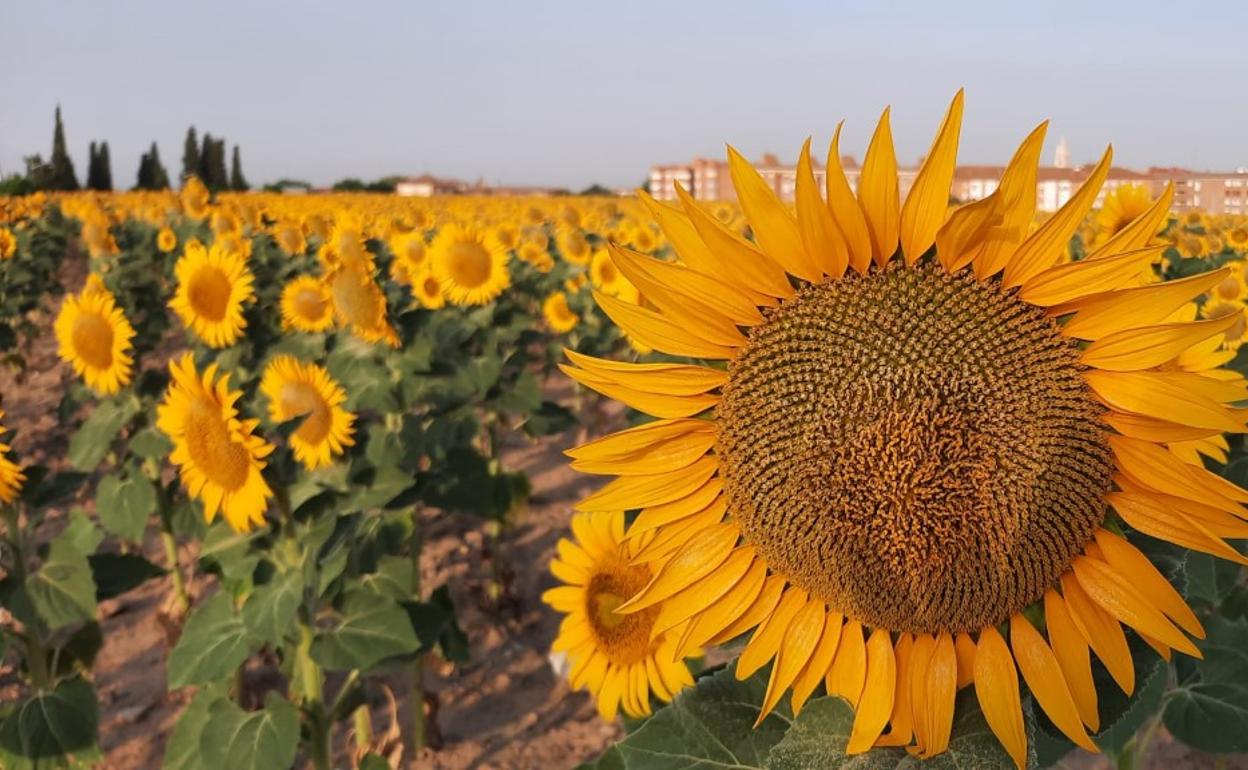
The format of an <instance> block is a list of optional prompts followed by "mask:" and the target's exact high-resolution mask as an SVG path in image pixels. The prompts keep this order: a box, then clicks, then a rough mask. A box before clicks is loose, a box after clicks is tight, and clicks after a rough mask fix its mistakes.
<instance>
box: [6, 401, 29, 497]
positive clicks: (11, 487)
mask: <svg viewBox="0 0 1248 770" xmlns="http://www.w3.org/2000/svg"><path fill="white" fill-rule="evenodd" d="M3 419H4V410H3V409H0V420H3ZM4 434H5V429H4V426H3V425H0V436H3V435H4ZM8 453H9V445H8V444H6V443H4V442H3V441H0V503H6V504H7V503H11V502H13V501H14V500H16V499H17V496H18V494H19V493H20V492H21V491H22V482H24V481H26V474H24V473H22V469H21V468H19V467H18V466H17V463H15V462H13V461H12V460H10V459H9V458H8V457H7V455H8Z"/></svg>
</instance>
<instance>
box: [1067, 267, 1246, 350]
mask: <svg viewBox="0 0 1248 770" xmlns="http://www.w3.org/2000/svg"><path fill="white" fill-rule="evenodd" d="M1141 248H1143V247H1141ZM1230 274H1231V271H1230V269H1229V268H1222V269H1221V270H1213V271H1210V272H1208V273H1201V274H1199V275H1193V276H1190V277H1188V278H1180V279H1178V280H1175V281H1164V282H1162V283H1158V284H1153V285H1151V286H1137V287H1134V288H1130V289H1115V290H1110V291H1105V292H1102V293H1100V294H1093V295H1091V296H1088V297H1083V298H1082V299H1078V300H1074V301H1072V302H1069V303H1067V304H1063V305H1058V306H1057V307H1053V308H1050V310H1049V313H1050V315H1065V314H1068V313H1074V315H1073V316H1071V317H1070V318H1069V319H1068V320H1067V321H1066V323H1064V324H1063V325H1062V334H1064V335H1066V336H1067V337H1075V338H1076V339H1081V340H1098V339H1100V338H1101V337H1106V336H1108V335H1110V334H1113V333H1115V332H1120V331H1123V330H1126V329H1134V328H1137V327H1140V326H1148V325H1150V324H1157V323H1161V322H1162V321H1165V320H1166V319H1168V318H1169V317H1170V315H1171V314H1173V313H1174V311H1176V310H1178V309H1179V308H1181V307H1183V306H1184V305H1185V304H1186V303H1188V302H1191V301H1192V300H1193V299H1195V298H1197V297H1199V296H1200V295H1202V294H1204V293H1205V292H1207V291H1209V290H1210V289H1212V288H1213V287H1214V286H1217V285H1218V284H1219V283H1221V282H1222V281H1223V280H1225V278H1226V277H1227V276H1228V275H1230Z"/></svg>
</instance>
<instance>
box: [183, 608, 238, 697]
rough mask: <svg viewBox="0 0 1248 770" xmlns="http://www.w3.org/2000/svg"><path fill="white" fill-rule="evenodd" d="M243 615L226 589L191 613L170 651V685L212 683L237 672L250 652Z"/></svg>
mask: <svg viewBox="0 0 1248 770" xmlns="http://www.w3.org/2000/svg"><path fill="white" fill-rule="evenodd" d="M249 642H250V639H249V637H248V634H247V629H246V628H245V627H244V626H243V619H242V618H241V617H239V616H238V614H237V613H236V612H234V604H233V600H231V598H230V597H229V595H228V594H226V593H224V592H222V593H218V594H216V595H214V596H213V597H212V598H211V599H209V600H208V601H206V602H204V603H203V604H201V605H200V606H199V607H197V608H196V609H195V611H194V612H193V613H192V614H191V617H190V619H189V620H188V621H187V623H186V628H185V629H183V631H182V637H181V638H180V639H178V644H177V646H175V647H174V648H173V652H172V653H170V654H169V669H168V670H169V688H170V689H176V688H178V687H185V686H187V685H192V684H208V683H211V682H213V681H215V680H217V679H221V678H222V677H225V676H228V675H229V674H231V673H233V671H234V669H236V668H238V667H239V666H240V665H241V664H242V662H243V661H244V660H246V659H247V655H248V653H249V652H250V644H249Z"/></svg>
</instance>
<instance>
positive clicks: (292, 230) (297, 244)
mask: <svg viewBox="0 0 1248 770" xmlns="http://www.w3.org/2000/svg"><path fill="white" fill-rule="evenodd" d="M274 239H275V240H276V241H277V247H278V248H279V249H281V250H282V253H283V254H285V255H286V256H288V257H297V256H299V255H301V254H303V253H304V252H305V251H307V250H308V240H307V238H306V237H305V236H304V234H303V227H301V226H300V224H299V223H298V222H284V223H282V224H281V225H279V226H278V228H277V234H276V236H275V237H274Z"/></svg>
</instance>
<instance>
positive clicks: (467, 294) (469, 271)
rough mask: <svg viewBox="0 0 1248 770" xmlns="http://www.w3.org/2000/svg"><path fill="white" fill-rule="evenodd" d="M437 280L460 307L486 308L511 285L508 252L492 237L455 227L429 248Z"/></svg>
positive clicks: (436, 238)
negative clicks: (481, 306)
mask: <svg viewBox="0 0 1248 770" xmlns="http://www.w3.org/2000/svg"><path fill="white" fill-rule="evenodd" d="M429 253H430V256H429V258H430V263H431V268H432V270H433V274H434V276H436V277H437V279H438V282H439V283H441V284H442V292H443V294H445V295H446V297H447V298H448V299H450V300H451V302H454V303H455V304H457V305H484V304H485V303H487V302H490V301H492V300H493V299H494V298H496V297H497V296H498V295H500V294H502V293H503V290H504V289H506V288H507V287H508V286H510V285H511V276H510V275H509V274H508V272H507V260H508V256H509V254H508V251H507V249H505V248H503V246H502V245H501V244H499V243H497V242H496V240H495V239H494V237H493V236H492V235H487V234H486V233H483V232H479V231H477V230H475V229H472V228H469V227H464V226H462V225H457V224H451V225H447V226H445V227H443V228H442V229H441V230H440V231H438V234H437V236H436V237H435V238H434V239H433V243H432V244H430V247H429Z"/></svg>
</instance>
